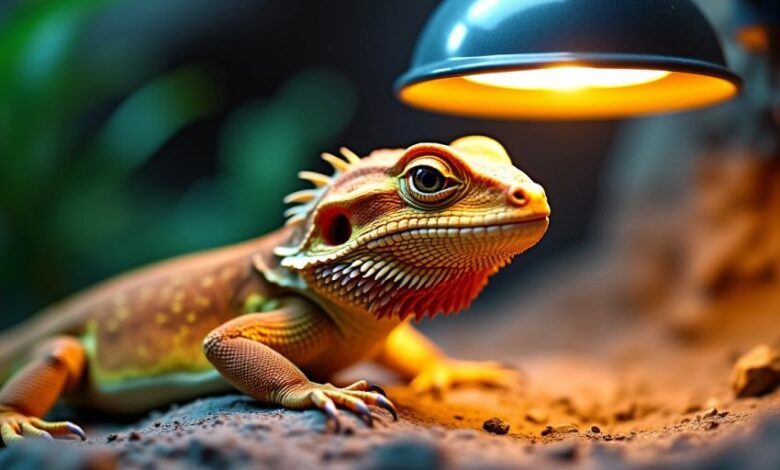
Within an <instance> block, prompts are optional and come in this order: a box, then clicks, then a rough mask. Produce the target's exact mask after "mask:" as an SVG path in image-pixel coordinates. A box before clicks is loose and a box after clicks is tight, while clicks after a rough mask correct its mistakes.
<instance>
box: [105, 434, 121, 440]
mask: <svg viewBox="0 0 780 470" xmlns="http://www.w3.org/2000/svg"><path fill="white" fill-rule="evenodd" d="M118 438H119V435H118V434H114V433H111V434H109V435H108V436H106V442H114V441H115V440H117V439H118Z"/></svg>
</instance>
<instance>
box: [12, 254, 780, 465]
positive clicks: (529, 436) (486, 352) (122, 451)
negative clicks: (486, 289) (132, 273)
mask: <svg viewBox="0 0 780 470" xmlns="http://www.w3.org/2000/svg"><path fill="white" fill-rule="evenodd" d="M580 264H581V265H582V266H583V269H582V271H581V272H576V271H571V270H570V269H569V270H568V271H567V272H566V273H561V272H554V271H551V272H550V273H549V274H548V276H547V277H546V278H540V279H537V280H536V281H535V283H534V285H531V286H526V288H525V289H524V291H525V293H524V294H522V295H520V296H518V297H517V298H521V299H523V301H522V303H520V302H518V300H517V298H508V297H506V298H498V299H496V298H493V299H492V300H491V301H490V302H489V303H486V302H482V303H478V304H477V306H476V307H475V308H474V309H473V311H471V312H468V313H467V314H465V315H464V316H461V317H458V318H451V319H442V320H437V321H436V322H435V325H436V328H433V329H432V334H433V336H434V338H436V339H437V341H438V342H439V343H440V344H442V345H443V346H444V348H445V349H446V350H447V351H449V352H451V353H452V354H454V355H457V356H460V357H469V358H478V359H499V360H502V361H504V362H505V363H507V364H509V365H512V366H515V367H517V368H519V369H520V370H522V371H523V372H524V375H525V380H524V382H523V383H522V384H518V385H517V387H514V388H512V389H507V390H498V389H487V388H480V387H469V388H460V389H456V390H453V391H451V392H450V393H448V394H446V395H445V396H443V397H433V396H415V395H413V394H412V393H411V392H410V391H409V390H408V389H407V388H406V387H404V386H403V385H401V384H396V385H392V380H393V379H392V378H391V377H387V376H383V375H382V373H381V372H380V371H377V370H374V369H371V368H366V367H362V368H358V369H356V370H352V371H349V372H348V373H347V374H346V375H345V376H344V377H343V378H342V379H343V380H344V381H349V380H351V379H352V378H355V377H365V376H368V377H369V378H375V379H376V380H379V381H380V382H382V383H383V384H387V383H390V384H391V385H390V386H388V387H387V391H388V393H389V395H390V397H391V399H393V401H394V402H395V403H396V404H397V406H398V408H399V411H400V420H399V422H392V421H391V420H390V417H389V416H388V415H387V414H386V413H384V411H380V412H379V414H380V415H381V416H383V418H384V419H382V420H379V422H378V423H377V424H376V425H375V427H374V428H367V427H366V426H365V425H364V424H363V423H362V422H360V421H359V420H357V419H356V418H354V417H352V416H349V415H348V414H347V413H344V415H345V421H346V422H347V424H348V426H347V427H348V430H347V432H346V433H344V434H340V435H335V434H333V433H332V432H330V431H329V429H328V427H327V426H326V423H325V420H324V418H323V416H322V415H321V414H320V413H319V412H317V411H313V410H312V411H305V412H291V411H286V410H282V409H279V408H276V407H269V406H266V405H262V404H258V403H255V402H253V401H252V400H250V399H249V398H247V397H244V396H241V395H238V394H235V395H227V396H220V397H212V398H206V399H201V400H197V401H195V402H192V403H188V404H182V405H181V406H174V407H172V408H171V409H169V410H164V411H157V412H154V413H152V414H151V415H150V416H148V417H144V418H141V419H140V420H139V421H134V422H129V423H125V424H122V425H118V424H113V425H107V424H105V423H103V424H101V423H100V421H104V420H105V418H104V417H103V419H102V420H101V419H98V420H95V419H89V418H87V419H86V423H85V424H87V430H88V432H89V434H90V439H89V440H88V441H87V442H86V443H78V442H67V443H57V444H56V445H52V444H51V443H45V442H30V443H28V444H26V445H24V446H22V447H19V448H13V449H6V450H3V451H0V468H14V469H16V468H30V469H33V468H64V469H82V468H115V467H116V466H119V467H120V468H139V469H155V468H182V469H184V468H228V467H231V468H233V467H235V468H250V467H251V468H256V467H271V468H313V467H328V468H354V467H358V468H437V467H441V468H517V467H520V468H539V467H541V466H559V465H561V464H563V463H566V464H567V465H569V466H572V467H579V468H619V469H623V468H648V469H649V468H657V467H658V466H659V465H660V466H665V467H669V468H702V469H704V468H712V467H713V466H715V465H717V466H719V468H751V469H755V468H758V469H761V468H767V469H769V468H780V446H778V445H777V442H779V441H780V392H779V391H775V392H773V393H770V394H769V395H766V396H764V397H761V398H748V399H736V398H735V397H734V393H733V391H732V390H731V387H730V383H729V377H730V373H731V369H732V367H733V364H734V361H735V359H736V358H737V357H738V356H739V355H740V354H741V353H743V352H744V351H746V350H747V349H749V348H750V347H752V346H753V345H755V344H758V343H762V342H764V343H770V344H777V342H778V340H780V322H778V321H777V319H778V315H777V312H780V299H778V292H780V290H778V288H777V286H763V287H761V286H758V287H757V286H752V287H750V288H747V289H744V290H742V291H735V292H733V293H731V294H729V295H728V296H726V297H724V300H723V301H722V302H720V303H719V304H718V306H717V308H714V309H713V310H712V311H710V312H709V313H708V315H709V316H708V317H706V318H705V319H704V320H703V321H702V322H700V324H699V325H698V326H697V329H696V335H695V336H694V337H685V338H681V337H680V336H679V335H675V334H672V333H671V332H670V331H671V330H670V327H669V324H668V323H667V322H665V321H663V319H662V318H663V317H662V316H661V314H660V313H659V312H655V313H644V314H637V313H636V312H627V311H626V308H627V307H626V305H625V303H624V302H622V301H621V300H620V299H619V298H617V297H615V296H614V295H610V294H609V293H610V292H614V290H615V289H614V284H611V278H610V276H611V274H610V271H609V270H608V269H605V270H603V271H601V272H594V270H593V268H592V266H593V265H592V264H589V263H580ZM561 282H563V284H564V285H566V287H565V288H556V289H555V290H554V292H555V295H554V296H551V295H548V294H547V292H551V286H554V285H556V286H560V285H561V284H560V283H561ZM488 309H489V310H491V311H494V310H495V311H499V312H503V313H502V314H498V315H497V314H495V312H493V313H492V316H490V319H489V321H481V319H480V316H479V315H480V312H481V311H485V310H488ZM746 319H749V321H746ZM98 418H101V417H98ZM491 418H499V419H500V420H501V421H502V422H503V423H504V424H508V425H509V429H508V431H507V432H506V434H495V433H491V432H488V431H486V430H484V429H483V423H485V421H487V420H489V419H491ZM81 422H84V419H82V420H81Z"/></svg>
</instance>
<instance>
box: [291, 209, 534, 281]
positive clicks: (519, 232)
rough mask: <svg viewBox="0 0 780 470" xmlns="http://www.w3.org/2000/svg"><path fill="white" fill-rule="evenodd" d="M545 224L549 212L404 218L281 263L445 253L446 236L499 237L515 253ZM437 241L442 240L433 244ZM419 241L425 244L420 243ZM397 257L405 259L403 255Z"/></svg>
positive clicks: (466, 238)
mask: <svg viewBox="0 0 780 470" xmlns="http://www.w3.org/2000/svg"><path fill="white" fill-rule="evenodd" d="M453 219H456V220H453ZM464 219H465V220H464ZM548 224H549V214H547V213H544V214H533V215H527V216H523V217H517V216H512V214H504V213H499V214H488V215H475V216H468V217H456V218H455V217H438V218H434V217H423V218H420V219H410V220H405V221H404V223H403V224H398V223H395V222H393V223H390V224H387V225H383V226H380V227H377V228H375V229H373V230H371V231H370V232H368V233H364V234H362V235H360V236H359V237H357V238H356V239H354V240H352V241H350V242H349V243H347V244H345V245H344V246H342V247H340V248H338V249H336V250H332V251H331V250H329V251H327V252H323V253H316V252H311V253H309V254H308V255H307V256H296V255H292V256H287V257H285V258H283V259H282V265H283V266H285V267H291V268H294V269H305V268H307V267H309V266H311V265H315V264H320V263H333V262H336V263H338V260H345V259H350V258H351V257H352V256H353V254H354V253H355V252H359V251H361V250H363V249H367V250H369V251H373V252H377V253H379V252H383V251H396V252H397V251H403V252H408V251H410V250H411V251H417V250H418V249H421V248H428V250H426V251H428V252H429V255H430V254H432V253H438V254H440V255H443V256H448V255H449V254H450V253H447V252H448V251H449V250H448V249H447V248H448V247H447V246H446V245H447V244H448V243H447V242H446V241H447V240H448V239H449V240H458V241H461V242H462V243H461V244H463V245H470V244H472V243H469V242H473V245H475V246H477V245H481V244H482V243H479V242H480V241H483V242H484V241H487V240H491V239H496V240H502V241H501V243H500V245H502V246H501V250H500V251H502V252H504V253H509V252H511V254H512V255H514V254H518V253H521V252H523V251H525V250H526V249H528V248H530V247H531V246H533V245H535V244H536V243H537V242H538V241H539V240H540V239H541V238H542V236H543V235H544V233H545V231H546V230H547V226H548ZM436 241H439V242H441V243H436ZM420 242H423V243H424V244H425V245H424V246H423V245H420ZM431 248H432V250H431ZM396 254H401V253H396ZM408 254H411V253H408ZM400 257H401V258H406V256H403V255H401V256H400ZM426 258H427V256H426ZM417 261H420V259H418V260H417ZM440 262H442V260H441V259H439V260H437V264H438V263H440Z"/></svg>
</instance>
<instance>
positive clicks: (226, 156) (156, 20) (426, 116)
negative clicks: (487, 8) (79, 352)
mask: <svg viewBox="0 0 780 470" xmlns="http://www.w3.org/2000/svg"><path fill="white" fill-rule="evenodd" d="M437 4H438V1H437V0H414V1H412V0H407V1H392V2H376V1H363V0H343V1H339V2H316V1H311V2H309V1H300V0H299V1H290V0H285V1H281V0H278V1H250V0H229V1H220V2H208V1H205V0H166V1H164V2H160V1H156V0H132V1H130V0H128V1H109V2H106V1H95V0H82V1H73V0H70V1H69V0H55V1H50V2H23V1H17V2H7V3H4V4H3V5H2V6H1V7H0V25H1V26H0V260H1V262H2V263H1V264H0V312H2V313H1V314H0V327H4V326H8V325H10V324H13V323H15V322H17V321H19V320H20V319H21V318H23V317H25V316H27V315H30V314H32V313H34V312H35V311H36V310H37V309H39V308H41V307H42V306H44V305H46V304H48V303H50V302H53V301H56V300H58V299H61V298H63V297H64V296H66V295H68V294H70V293H73V292H75V291H77V290H78V289H80V288H83V287H86V286H88V285H90V284H92V283H94V282H96V281H99V280H100V279H103V278H105V277H107V276H110V275H112V274H115V273H118V272H121V271H123V270H126V269H128V268H132V267H135V266H139V265H141V264H144V263H148V262H151V261H154V260H157V259H162V258H165V257H168V256H171V255H175V254H178V253H182V252H188V251H192V250H197V249H203V248H208V247H213V246H218V245H222V244H226V243H231V242H236V241H240V240H242V239H246V238H250V237H254V236H257V235H261V234H263V233H265V232H267V231H270V230H273V229H274V228H275V227H278V226H279V225H280V224H281V223H282V222H283V218H282V215H281V213H282V211H283V204H282V202H281V198H282V197H283V196H284V194H286V193H287V192H289V191H291V190H294V189H298V188H301V187H303V186H304V184H303V183H301V182H299V181H297V180H296V179H295V173H296V172H297V171H298V170H301V169H313V170H319V171H325V170H326V167H325V165H324V164H323V163H322V162H320V161H319V158H318V155H319V153H320V152H321V151H331V152H333V151H335V150H337V149H338V147H339V146H341V145H345V146H347V147H349V148H351V149H353V150H354V151H356V152H357V153H359V154H365V153H368V152H369V151H371V150H372V149H374V148H378V147H405V146H408V145H410V144H413V143H415V142H420V141H437V142H444V143H446V142H449V141H451V140H453V139H455V138H457V137H460V136H463V135H467V134H485V135H489V136H492V137H494V138H497V139H498V140H499V141H501V142H502V143H503V144H504V145H505V146H506V147H507V149H508V150H509V152H510V154H511V155H512V158H513V160H514V161H515V163H516V164H517V165H518V166H519V167H520V168H522V169H523V170H524V171H526V173H528V174H529V175H531V176H532V177H533V178H534V179H535V180H537V181H539V182H541V183H542V184H543V185H544V186H545V187H546V189H547V192H548V195H549V198H550V201H551V205H552V208H553V216H552V223H551V226H550V230H549V232H548V234H547V236H546V237H545V239H544V240H543V241H542V242H541V243H540V244H539V245H538V246H537V247H536V248H534V249H533V250H531V251H530V252H529V253H527V254H525V255H523V256H521V257H520V258H519V259H517V260H516V261H515V262H514V263H513V264H512V265H511V266H510V267H509V268H507V269H506V270H505V272H503V273H502V274H501V275H499V276H497V278H496V279H494V281H493V283H492V285H491V287H490V288H489V289H488V290H487V291H486V294H485V295H486V296H488V297H489V296H491V295H495V293H496V292H500V291H501V290H506V289H512V288H513V286H514V285H516V284H517V283H520V282H523V280H524V279H526V277H527V276H530V275H532V273H533V272H534V271H535V270H536V269H539V268H540V267H541V266H543V265H545V263H546V262H547V261H549V260H551V259H552V257H555V256H557V255H560V254H562V253H567V252H569V251H570V250H572V249H575V248H576V247H577V245H578V244H581V243H582V242H583V241H584V240H585V238H586V236H587V235H588V233H589V231H590V230H591V228H592V221H593V220H594V212H595V206H596V203H597V201H598V200H599V197H600V192H599V191H600V187H601V186H602V185H601V184H600V175H601V174H602V168H603V167H604V163H605V158H606V155H607V154H608V151H609V149H610V145H611V142H612V140H613V138H614V137H615V134H616V131H617V129H618V124H617V122H604V121H602V122H595V123H594V122H576V123H565V122H563V123H537V122H501V121H489V120H472V119H464V118H458V117H449V116H442V115H434V114H430V113H427V112H423V111H419V110H416V109H412V108H408V107H406V106H404V105H402V104H401V103H400V102H399V101H397V100H396V99H395V97H394V96H393V92H392V83H393V80H394V79H395V78H396V77H397V76H398V75H400V74H401V73H402V72H403V71H404V70H405V67H406V66H407V63H408V60H409V58H410V55H411V51H412V48H413V46H414V42H415V39H416V36H417V34H418V32H419V31H420V29H421V28H422V26H423V24H424V22H425V20H426V18H427V17H428V15H429V14H430V13H431V11H432V10H433V9H434V7H435V6H436V5H437Z"/></svg>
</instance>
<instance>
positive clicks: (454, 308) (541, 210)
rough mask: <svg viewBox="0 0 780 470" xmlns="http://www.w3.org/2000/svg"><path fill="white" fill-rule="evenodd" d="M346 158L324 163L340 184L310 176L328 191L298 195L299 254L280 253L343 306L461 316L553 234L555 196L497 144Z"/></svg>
mask: <svg viewBox="0 0 780 470" xmlns="http://www.w3.org/2000/svg"><path fill="white" fill-rule="evenodd" d="M342 154H343V155H344V157H345V160H343V159H341V158H338V157H336V156H334V155H331V154H323V158H324V159H325V160H326V161H328V162H329V163H331V164H332V165H333V166H334V168H335V169H336V173H335V174H334V176H332V177H327V176H325V175H320V174H317V173H311V172H301V174H300V176H301V177H302V178H304V179H307V180H309V181H311V182H313V183H314V184H315V186H317V189H313V190H304V191H298V192H296V193H293V194H291V195H289V196H288V197H287V199H286V201H287V202H298V203H302V204H301V205H299V206H295V207H292V208H291V209H290V210H288V213H287V215H289V216H290V219H289V220H288V224H293V225H296V229H295V230H294V235H293V236H292V239H291V240H290V241H289V246H283V247H278V248H277V249H276V250H275V253H276V254H277V255H278V256H281V257H282V260H281V265H282V266H285V267H287V268H288V269H291V270H293V271H296V272H298V273H299V274H300V275H301V277H302V278H303V279H304V280H305V282H306V283H307V285H308V286H309V288H311V289H313V290H314V291H315V292H316V293H317V294H318V295H321V296H323V297H325V298H327V299H328V300H330V301H331V302H334V303H336V304H338V305H348V306H351V307H356V308H361V309H364V310H366V311H368V312H370V313H373V314H374V315H376V316H377V317H378V318H382V317H388V316H397V317H400V318H405V317H406V316H407V315H410V314H414V315H416V317H417V319H420V318H422V317H423V316H431V317H432V316H434V315H436V314H437V313H444V314H449V313H454V312H458V311H460V310H462V309H464V308H466V307H467V306H468V305H469V304H470V303H471V301H472V300H473V299H474V298H475V297H476V296H477V295H478V294H479V292H480V291H481V290H482V288H483V287H484V285H485V283H486V282H487V279H488V277H489V276H491V275H492V274H494V273H495V272H496V271H498V270H499V269H500V268H501V267H503V266H505V265H506V264H507V263H508V262H509V261H510V260H511V259H512V257H513V256H515V255H517V254H519V253H521V252H523V251H525V250H527V249H528V248H530V247H531V246H533V245H535V244H536V243H537V242H538V241H539V240H540V239H541V238H542V236H543V235H544V233H545V231H546V230H547V225H548V221H549V214H550V207H549V205H548V204H547V198H546V196H545V193H544V189H543V188H542V187H541V186H540V185H538V184H536V183H534V182H533V181H532V180H531V179H530V178H529V177H528V176H527V175H526V174H525V173H523V172H522V171H520V170H519V169H517V168H516V167H515V166H514V165H512V162H511V160H510V159H509V156H508V155H507V153H506V151H505V150H504V148H503V147H502V146H501V144H499V143H498V142H496V141H495V140H492V139H490V138H487V137H482V136H470V137H464V138H461V139H458V140H456V141H454V142H452V143H451V144H450V145H442V144H434V143H423V144H417V145H413V146H411V147H409V148H407V149H405V150H404V149H398V150H377V151H374V152H372V153H371V154H370V155H368V156H367V157H364V158H359V157H357V156H356V155H355V154H354V153H352V152H350V151H349V150H347V149H342Z"/></svg>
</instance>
